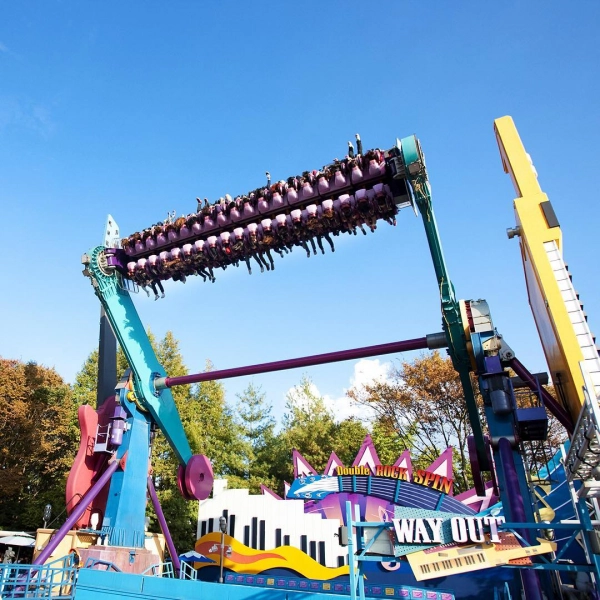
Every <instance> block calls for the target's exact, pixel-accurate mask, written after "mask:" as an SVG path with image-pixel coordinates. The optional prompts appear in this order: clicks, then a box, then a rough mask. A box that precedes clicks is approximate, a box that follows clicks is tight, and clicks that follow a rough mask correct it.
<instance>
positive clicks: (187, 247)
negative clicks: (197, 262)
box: [181, 244, 194, 260]
mask: <svg viewBox="0 0 600 600" xmlns="http://www.w3.org/2000/svg"><path fill="white" fill-rule="evenodd" d="M193 248H194V246H192V244H184V245H183V246H182V247H181V253H182V254H183V258H184V260H186V259H188V258H191V256H192V250H193Z"/></svg>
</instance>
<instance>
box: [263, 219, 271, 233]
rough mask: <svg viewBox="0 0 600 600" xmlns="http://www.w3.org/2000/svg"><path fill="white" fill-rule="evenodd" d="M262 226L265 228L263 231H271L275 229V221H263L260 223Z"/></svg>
mask: <svg viewBox="0 0 600 600" xmlns="http://www.w3.org/2000/svg"><path fill="white" fill-rule="evenodd" d="M260 226H261V227H262V228H263V231H271V230H272V229H273V220H272V219H263V220H262V221H261V222H260Z"/></svg>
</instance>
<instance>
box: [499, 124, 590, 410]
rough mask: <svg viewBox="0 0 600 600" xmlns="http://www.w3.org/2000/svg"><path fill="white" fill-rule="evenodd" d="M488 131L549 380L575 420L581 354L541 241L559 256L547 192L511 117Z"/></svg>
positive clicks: (579, 399)
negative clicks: (511, 191)
mask: <svg viewBox="0 0 600 600" xmlns="http://www.w3.org/2000/svg"><path fill="white" fill-rule="evenodd" d="M494 131H495V133H496V140H497V142H498V147H499V149H500V156H501V158H502V164H503V166H504V170H505V172H506V173H508V174H509V175H510V177H511V179H512V182H513V185H514V187H515V191H516V193H517V198H516V199H515V201H514V210H515V217H516V224H517V227H518V234H519V239H520V246H521V258H522V261H523V269H524V272H525V281H526V284H527V291H528V294H529V303H530V305H531V310H532V312H533V316H534V319H535V322H536V326H537V329H538V333H539V335H540V340H541V342H542V346H543V349H544V353H545V356H546V361H547V362H548V367H549V369H550V374H551V377H552V380H553V382H554V383H555V384H556V383H557V382H558V381H559V380H560V383H561V384H562V388H563V390H564V392H565V395H566V399H567V404H568V408H569V411H570V413H571V416H572V418H573V421H576V420H577V417H578V416H579V412H580V410H581V406H582V404H583V385H584V382H583V377H582V375H581V370H580V368H579V362H580V361H582V360H583V353H582V351H581V348H580V346H579V342H578V340H577V337H576V335H575V330H574V328H573V324H572V323H571V319H570V317H569V313H568V311H567V307H566V305H565V300H564V298H563V295H562V293H561V290H560V288H559V284H558V282H557V279H556V276H555V273H554V270H553V268H552V265H551V264H550V259H549V257H548V254H547V248H546V247H545V246H544V244H545V243H547V242H554V244H555V245H556V248H557V250H558V252H559V253H560V255H561V256H562V232H561V230H560V227H558V226H555V227H550V226H549V225H548V222H547V221H546V217H545V215H544V212H543V210H542V204H543V203H544V202H548V197H547V196H546V194H544V193H543V192H542V189H541V187H540V185H539V183H538V180H537V175H536V172H535V169H534V168H533V165H532V162H531V159H530V157H529V155H528V154H527V152H526V151H525V148H524V146H523V143H522V142H521V138H520V137H519V133H518V132H517V129H516V127H515V124H514V122H513V120H512V118H511V117H502V118H500V119H496V120H495V121H494Z"/></svg>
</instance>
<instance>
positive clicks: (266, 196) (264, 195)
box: [256, 189, 271, 215]
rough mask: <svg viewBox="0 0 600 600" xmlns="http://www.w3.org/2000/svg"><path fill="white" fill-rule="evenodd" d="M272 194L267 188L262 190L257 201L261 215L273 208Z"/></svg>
mask: <svg viewBox="0 0 600 600" xmlns="http://www.w3.org/2000/svg"><path fill="white" fill-rule="evenodd" d="M270 196H271V193H270V192H269V190H267V189H264V190H261V193H260V194H259V195H258V200H257V201H256V208H257V209H258V212H259V213H260V214H261V215H264V214H265V213H266V212H269V210H270V208H271V205H270V202H269V200H270Z"/></svg>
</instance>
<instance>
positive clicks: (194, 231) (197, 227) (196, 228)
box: [192, 221, 202, 235]
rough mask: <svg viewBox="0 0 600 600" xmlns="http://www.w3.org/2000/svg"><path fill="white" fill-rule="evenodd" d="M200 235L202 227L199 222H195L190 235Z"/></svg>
mask: <svg viewBox="0 0 600 600" xmlns="http://www.w3.org/2000/svg"><path fill="white" fill-rule="evenodd" d="M200 233H202V225H201V224H200V222H199V221H196V222H195V223H194V224H193V225H192V235H200Z"/></svg>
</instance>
